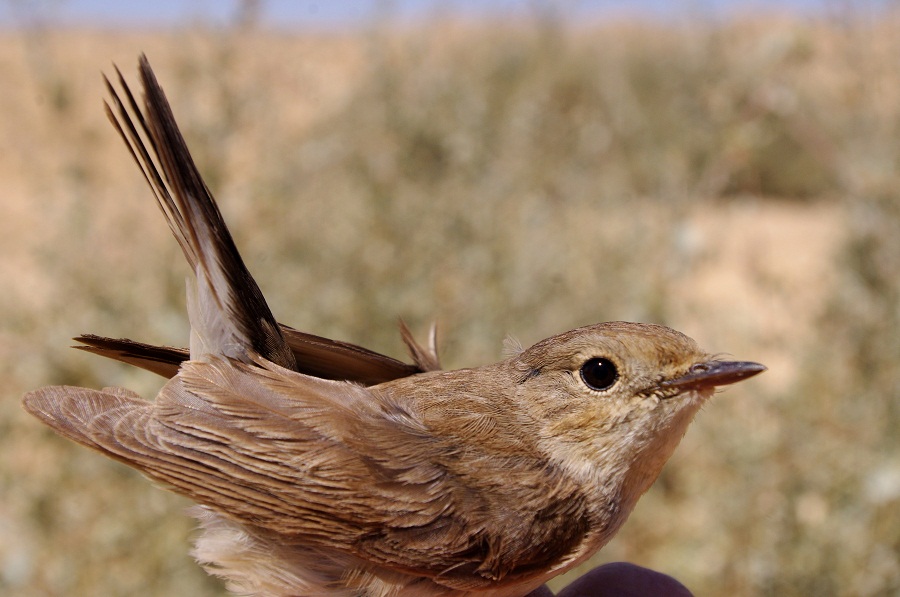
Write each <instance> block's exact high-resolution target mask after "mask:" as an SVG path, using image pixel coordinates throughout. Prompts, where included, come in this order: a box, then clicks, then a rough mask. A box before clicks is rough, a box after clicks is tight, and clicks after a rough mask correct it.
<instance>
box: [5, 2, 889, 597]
mask: <svg viewBox="0 0 900 597" xmlns="http://www.w3.org/2000/svg"><path fill="white" fill-rule="evenodd" d="M246 4H247V6H248V7H249V9H248V10H243V11H242V10H237V11H236V12H235V14H234V15H233V17H232V18H231V19H229V20H227V21H226V22H219V23H216V24H214V25H211V24H206V23H203V22H199V21H189V22H184V23H181V24H178V25H177V26H171V27H160V26H157V27H152V28H151V27H148V28H138V27H128V28H113V27H97V28H91V27H87V26H79V27H56V26H49V25H48V24H47V23H46V22H44V21H41V20H40V19H36V20H27V21H26V22H24V23H21V24H20V25H19V26H16V27H8V28H5V29H0V84H2V91H0V205H2V206H3V217H0V254H2V259H0V279H2V281H3V282H2V286H3V292H0V379H2V380H3V381H4V385H3V392H2V396H0V593H2V594H4V595H21V596H51V595H52V596H57V595H59V596H72V595H76V596H77V595H108V596H119V595H123V596H124V595H142V596H163V595H198V596H203V595H210V596H211V595H223V594H224V589H223V587H222V584H221V583H220V582H219V581H217V580H215V579H213V578H210V577H208V576H207V575H206V574H205V573H204V572H203V571H202V570H201V569H200V568H199V567H198V566H197V565H196V564H195V563H194V562H193V561H192V560H191V558H190V557H189V556H188V549H189V546H190V540H191V537H192V534H193V527H194V523H193V521H192V519H190V518H189V517H187V516H186V515H185V514H184V510H185V508H186V507H187V506H188V502H187V501H186V500H184V499H182V498H180V497H178V496H175V495H173V494H170V493H168V492H166V491H163V490H160V489H158V488H155V487H153V486H152V485H151V484H150V483H149V482H148V481H147V480H145V479H144V478H142V477H141V476H140V475H139V474H137V473H135V472H134V471H132V470H130V469H128V468H126V467H124V466H122V465H119V464H117V463H114V462H112V461H110V460H107V459H106V458H104V457H102V456H100V455H98V454H94V453H92V452H89V451H88V450H86V449H84V448H81V447H78V446H76V445H74V444H72V443H70V442H67V441H65V440H63V439H60V438H58V437H56V436H55V435H54V434H53V433H52V432H50V431H49V430H48V429H46V428H45V427H43V426H42V425H40V424H39V423H38V422H37V421H36V420H34V419H32V418H30V417H29V416H27V415H26V414H25V413H24V412H23V411H22V409H21V407H20V398H21V396H22V394H23V393H24V392H26V391H28V390H30V389H34V388H37V387H39V386H43V385H51V384H74V385H84V386H90V387H103V386H109V385H118V386H124V387H127V388H129V389H132V390H135V391H137V392H139V393H141V394H142V395H144V396H146V397H147V398H152V396H154V395H155V392H156V391H157V390H158V389H159V388H160V387H161V385H162V382H163V380H162V379H161V378H158V377H155V376H154V375H152V374H150V373H146V372H142V371H138V370H135V369H132V368H128V367H126V366H124V365H119V364H117V363H113V362H107V361H104V360H103V359H100V358H98V357H94V356H91V355H89V354H86V353H82V352H79V351H75V350H72V349H69V348H68V346H69V345H70V344H71V343H72V342H71V340H70V338H72V337H73V336H75V335H77V334H80V333H85V332H92V333H97V334H101V335H106V336H113V337H130V338H134V339H138V340H142V341H146V342H151V343H157V344H168V345H176V346H181V345H186V343H187V340H188V326H187V319H186V315H185V307H184V280H185V277H186V276H187V274H188V270H187V267H186V266H185V264H184V262H183V257H182V255H181V253H180V251H179V249H178V247H177V245H176V243H175V242H174V240H173V239H172V238H171V235H170V233H169V230H168V229H167V227H166V225H165V223H164V221H163V218H162V216H161V215H160V214H159V213H158V210H157V207H156V206H155V205H154V201H153V198H152V196H151V194H150V192H149V189H148V188H147V187H146V185H145V183H144V181H143V179H142V178H141V176H140V174H139V172H138V171H137V169H136V168H135V166H134V164H133V162H132V161H131V158H130V156H129V155H128V153H127V152H126V151H125V149H124V147H123V146H122V145H121V142H120V140H119V139H118V137H117V135H116V134H115V132H114V131H113V129H112V128H111V126H109V124H108V122H107V121H106V118H105V115H104V113H103V110H102V103H101V100H102V98H103V97H104V91H105V90H104V87H103V82H102V79H101V72H102V73H106V74H107V75H111V74H113V73H114V70H113V66H112V65H113V64H116V65H118V66H119V68H120V69H121V70H122V72H123V74H124V76H125V77H126V79H128V80H129V81H130V82H132V83H136V76H135V73H136V62H137V56H138V55H139V53H140V52H146V53H147V55H148V56H149V58H150V61H151V63H152V65H153V66H154V68H155V70H156V72H157V76H158V77H159V79H160V81H161V83H162V85H163V86H164V88H165V90H166V92H167V94H168V96H169V99H170V101H171V102H172V104H173V108H174V111H175V116H176V118H177V119H178V121H179V123H180V125H181V127H182V130H183V131H184V133H185V135H186V137H187V140H188V144H189V146H190V147H191V149H192V151H193V154H194V157H195V159H196V160H197V162H198V165H199V167H200V169H201V171H202V172H203V173H204V175H205V177H206V181H207V184H208V185H209V187H210V188H211V189H212V191H213V194H214V195H215V196H216V197H217V199H218V201H219V203H220V206H221V208H222V211H223V212H224V215H225V218H226V220H227V221H228V223H229V225H230V227H231V230H232V233H233V234H234V236H235V240H236V242H237V244H238V247H239V248H240V249H241V251H242V253H243V256H244V259H245V261H246V262H247V265H248V267H249V268H250V270H251V271H252V272H253V273H254V275H255V276H256V278H257V280H258V282H259V284H260V286H261V287H262V289H263V292H264V293H265V295H266V297H267V299H268V300H269V304H270V306H271V307H272V310H273V312H274V313H275V315H276V317H278V319H279V320H281V321H283V322H284V323H287V324H290V325H292V326H294V327H297V328H299V329H301V330H304V331H309V332H312V333H315V334H320V335H324V336H328V337H332V338H336V339H340V340H346V341H349V342H354V343H357V344H361V345H364V346H366V347H369V348H372V349H374V350H377V351H380V352H384V353H386V354H390V355H393V356H397V357H404V356H405V355H404V350H403V347H402V344H401V342H400V339H399V334H398V333H397V319H398V318H399V317H402V318H403V319H404V320H405V321H407V322H408V323H409V324H410V326H411V327H412V328H413V329H414V330H416V331H417V332H418V333H419V335H420V336H423V335H424V334H425V332H426V330H427V328H428V326H429V324H430V323H431V322H432V321H434V320H436V321H437V322H438V324H439V326H440V332H441V348H442V358H443V362H444V365H445V367H448V368H455V367H463V366H474V365H479V364H483V363H487V362H490V361H494V360H498V359H499V358H501V355H502V349H503V340H504V337H505V336H506V335H507V334H510V335H512V336H514V337H516V338H517V339H518V340H519V341H520V342H522V344H523V345H526V346H527V345H530V344H532V343H534V342H536V341H538V340H540V339H542V338H544V337H546V336H549V335H552V334H555V333H558V332H561V331H565V330H567V329H571V328H574V327H576V326H580V325H585V324H589V323H595V322H598V321H605V320H632V321H645V322H656V323H662V324H666V325H669V326H672V327H674V328H676V329H679V330H681V331H683V332H685V333H687V334H688V335H690V336H692V337H694V338H695V339H696V340H698V341H699V342H700V344H701V345H702V346H704V347H705V348H707V349H709V350H711V351H715V352H724V353H728V354H730V355H733V356H734V357H735V358H737V359H742V360H755V361H759V362H762V363H765V364H766V365H767V366H768V367H769V371H768V372H766V373H765V374H764V375H761V376H759V377H757V378H754V379H753V380H751V381H748V382H745V383H741V384H739V385H737V386H735V387H733V388H729V389H728V390H727V391H725V392H722V393H721V395H719V396H717V397H716V398H715V399H714V400H713V401H711V402H710V404H709V405H708V406H707V407H706V408H705V409H704V410H703V411H702V412H701V413H700V415H699V416H698V418H697V420H696V421H695V422H694V424H693V426H692V427H691V428H690V429H689V431H688V433H687V435H686V437H685V439H684V441H683V443H682V445H681V447H680V448H679V450H678V451H677V452H676V454H675V456H674V457H673V459H672V460H671V461H670V462H669V464H668V465H667V467H666V469H665V470H664V472H663V474H662V476H661V477H660V479H659V480H658V481H657V483H656V484H655V485H654V486H653V488H652V489H651V490H650V491H649V492H648V494H647V495H646V496H644V498H643V499H642V500H641V502H640V503H639V504H638V507H637V509H636V510H635V512H634V513H633V514H632V516H631V518H630V520H629V521H628V523H627V524H626V525H625V527H624V528H623V529H622V531H621V532H620V533H619V535H618V536H617V537H616V538H615V539H614V540H613V542H612V543H610V544H609V545H608V546H607V547H606V548H604V549H603V550H602V551H601V552H600V553H599V554H598V555H597V556H596V557H595V559H594V561H593V562H592V563H591V566H593V565H596V564H598V563H602V562H606V561H619V560H627V561H630V562H634V563H637V564H640V565H643V566H648V567H651V568H654V569H657V570H660V571H662V572H666V573H668V574H671V575H673V576H676V577H677V578H679V579H680V580H681V581H682V582H684V583H685V584H686V585H687V586H688V587H689V588H690V589H692V590H693V591H694V592H695V593H696V594H697V595H698V596H699V595H703V596H726V595H746V596H757V595H760V596H761V595H779V596H807V595H819V596H828V595H860V596H862V595H896V594H898V592H900V434H898V429H900V174H898V173H900V170H898V166H900V13H898V12H897V11H895V10H894V9H893V8H892V5H890V4H887V5H886V6H882V7H879V8H878V9H877V10H874V9H873V10H869V9H866V10H856V9H854V7H853V4H852V3H833V4H830V5H829V6H830V8H829V9H828V10H824V11H822V12H820V13H816V14H813V15H808V14H793V15H780V16H779V15H776V14H771V13H769V14H757V13H753V14H734V15H730V16H728V17H727V18H704V17H703V15H702V14H695V13H691V12H690V11H686V12H685V13H684V14H683V15H682V16H680V17H678V18H672V19H635V18H630V17H629V18H626V17H622V18H608V19H603V20H599V21H596V22H595V21H590V20H579V19H570V18H567V15H566V10H565V6H566V5H565V4H551V3H548V4H540V3H538V5H536V6H539V8H541V9H540V10H532V11H525V12H523V13H519V14H517V15H516V16H515V18H504V17H499V16H495V17H491V18H483V19H473V18H463V17H456V16H454V15H453V14H452V13H450V12H440V13H439V14H437V13H436V14H435V15H434V16H433V17H429V18H426V19H419V20H416V21H414V22H410V21H401V20H392V19H391V18H390V15H389V14H388V13H386V14H385V15H384V16H383V17H382V18H377V19H373V20H372V21H371V22H370V23H368V24H366V25H365V26H361V27H355V28H351V29H346V30H340V29H334V28H331V29H327V30H315V29H302V30H300V29H289V28H283V27H282V28H277V27H273V26H271V25H268V24H265V23H262V22H260V20H259V19H258V18H255V16H254V15H255V13H254V10H252V8H253V5H254V4H255V3H246ZM866 6H867V7H868V6H869V5H868V4H866ZM335 506H336V507H340V505H339V504H336V505H335ZM586 569H587V567H585V568H584V569H582V570H581V571H580V572H583V571H584V570H586ZM578 573H579V571H576V572H574V573H570V574H569V575H567V576H564V577H561V578H558V579H556V580H555V581H554V583H553V584H552V585H551V586H552V588H554V589H559V588H561V587H562V586H564V585H565V584H566V583H567V582H569V581H570V580H571V579H572V578H574V577H575V576H577V575H578Z"/></svg>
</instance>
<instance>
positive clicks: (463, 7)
mask: <svg viewBox="0 0 900 597" xmlns="http://www.w3.org/2000/svg"><path fill="white" fill-rule="evenodd" d="M259 1H260V9H261V16H262V19H263V21H264V22H266V23H269V24H278V25H282V26H287V27H291V26H309V27H329V28H333V27H342V26H346V25H357V24H364V23H366V22H369V21H370V20H371V19H372V17H373V16H375V15H378V14H386V15H389V16H391V17H394V18H401V19H416V18H427V17H429V16H431V15H434V14H435V13H438V12H439V13H441V14H443V13H447V12H451V13H460V14H463V15H467V16H473V17H478V16H480V15H486V14H492V15H497V14H501V15H502V14H515V13H520V14H528V13H529V12H530V11H533V10H534V7H535V6H536V5H537V6H541V5H544V6H554V7H556V8H557V9H558V11H559V12H560V13H562V14H566V15H572V16H574V17H577V18H602V17H603V16H609V15H621V14H623V13H625V14H634V13H637V14H646V15H653V16H656V17H664V18H665V17H671V16H677V15H678V14H682V13H688V14H691V15H695V16H696V15H698V14H702V15H708V16H710V17H720V16H727V15H728V14H729V13H732V12H735V11H740V12H746V11H748V10H769V11H773V10H780V11H784V10H790V11H793V12H802V13H813V14H828V13H835V12H840V11H846V9H847V8H848V7H853V8H854V9H864V10H867V11H870V10H877V9H878V8H879V7H883V6H885V5H889V4H891V2H890V0H862V1H858V2H851V1H849V0H781V1H776V0H672V1H665V0H632V1H630V2H625V1H622V0H555V1H554V0H543V1H541V0H449V1H447V0H445V1H443V2H440V1H438V0H359V1H355V2H351V1H349V0H330V1H329V0H296V1H291V0H259ZM239 4H240V2H239V1H237V0H222V1H216V0H156V1H154V2H127V1H124V2H123V1H120V2H116V1H111V0H0V25H4V26H16V25H17V24H23V23H29V22H34V21H36V20H37V21H40V22H42V23H45V24H62V25H98V26H142V25H173V24H178V23H184V22H189V21H198V20H199V21H207V22H213V23H215V22H227V21H229V20H230V19H231V18H233V16H234V15H235V14H236V11H237V7H238V6H239Z"/></svg>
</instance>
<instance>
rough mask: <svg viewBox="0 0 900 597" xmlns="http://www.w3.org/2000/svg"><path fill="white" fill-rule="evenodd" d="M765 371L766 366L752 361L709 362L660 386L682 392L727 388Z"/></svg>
mask: <svg viewBox="0 0 900 597" xmlns="http://www.w3.org/2000/svg"><path fill="white" fill-rule="evenodd" d="M765 370H766V367H765V365H760V364H759V363H753V362H751V361H707V362H705V363H697V364H696V365H694V366H693V367H691V369H690V371H688V372H687V373H686V374H685V375H682V376H681V377H676V378H675V379H667V380H665V381H663V382H662V383H660V384H659V385H660V387H661V388H666V389H668V388H677V389H679V390H681V391H687V390H699V389H703V388H713V387H716V386H727V385H728V384H732V383H735V382H738V381H741V380H742V379H747V378H748V377H753V376H754V375H756V374H757V373H762V372H763V371H765Z"/></svg>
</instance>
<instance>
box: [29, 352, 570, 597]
mask: <svg viewBox="0 0 900 597" xmlns="http://www.w3.org/2000/svg"><path fill="white" fill-rule="evenodd" d="M25 407H26V409H27V410H28V411H29V412H31V413H32V414H34V415H35V416H37V417H38V418H40V419H41V420H42V421H44V422H45V423H46V424H48V425H50V426H51V427H53V428H54V429H55V430H57V431H58V432H59V433H60V434H62V435H64V436H66V437H68V438H70V439H72V440H74V441H76V442H79V443H81V444H83V445H86V446H88V447H91V448H93V449H96V450H99V451H101V452H103V453H105V454H106V455H108V456H110V457H112V458H115V459H117V460H120V461H122V462H125V463H126V464H128V465H129V466H132V467H135V468H137V469H139V470H140V471H142V472H143V473H144V474H146V475H147V476H149V477H151V478H153V479H155V480H157V481H159V482H162V483H164V484H166V485H168V486H170V487H171V488H173V489H174V490H175V491H177V492H178V493H181V494H183V495H186V496H188V497H190V498H192V499H194V500H196V501H197V502H199V503H202V504H205V505H207V506H210V507H212V508H214V509H216V510H217V511H219V512H222V513H224V514H225V515H226V516H228V517H230V518H233V519H236V520H238V521H240V522H242V523H243V524H246V525H248V526H250V527H252V528H256V529H262V530H263V531H264V532H267V533H275V534H276V535H277V537H278V542H279V543H282V544H291V543H295V544H303V545H318V546H321V547H323V548H327V549H337V550H341V551H343V552H345V553H349V554H352V555H355V556H357V557H360V558H362V559H364V560H367V561H370V562H372V563H373V564H375V565H381V566H386V567H389V568H391V569H395V570H399V571H403V572H406V573H409V574H413V575H416V576H425V577H431V578H434V579H435V580H436V582H439V583H442V584H447V585H450V586H455V587H457V588H476V587H478V586H486V585H487V584H489V583H491V582H494V581H496V580H498V579H502V578H507V580H508V579H510V578H513V577H517V576H520V575H525V574H529V573H534V571H535V570H538V569H541V568H542V567H546V566H547V565H548V563H552V562H553V561H554V560H556V559H558V558H560V557H562V556H564V555H565V554H566V553H569V552H570V550H571V549H572V548H573V546H574V545H576V544H577V543H578V542H579V541H581V540H582V538H583V536H584V533H585V528H584V527H583V524H585V523H584V521H585V517H584V508H585V503H584V496H579V495H578V494H577V491H575V490H574V489H572V488H570V487H568V486H566V484H565V483H564V482H562V481H561V479H560V478H558V477H557V476H555V475H554V471H553V470H552V469H551V468H550V467H549V466H548V465H547V464H546V463H541V462H524V461H523V462H520V463H518V464H521V465H523V466H522V467H521V468H522V469H523V470H527V471H532V472H529V473H527V474H525V475H524V476H520V475H519V473H518V472H517V470H518V469H519V467H518V466H516V464H515V463H511V462H510V460H509V459H507V460H506V461H503V462H501V461H497V462H495V463H493V464H491V463H490V462H489V461H487V460H485V459H483V458H481V457H478V456H474V457H473V453H476V452H478V446H468V447H465V448H464V447H462V446H460V445H459V440H458V438H442V437H436V436H434V435H433V434H432V431H431V430H430V429H428V428H427V427H426V426H425V425H424V424H423V423H422V420H423V419H422V417H421V416H420V415H419V414H418V413H417V412H415V411H414V410H412V407H411V405H410V404H408V401H405V400H403V399H402V397H394V396H392V395H391V393H390V392H384V391H380V390H379V388H377V387H376V388H365V387H362V386H359V385H356V384H352V383H348V382H336V381H329V380H322V379H317V378H313V377H309V376H306V375H302V374H299V373H296V372H294V371H290V370H287V369H285V368H282V367H279V366H277V365H275V364H272V363H268V362H266V361H263V360H259V361H258V362H256V363H251V364H246V363H241V362H238V361H235V360H232V359H223V358H217V357H211V358H209V359H207V360H206V361H188V362H186V363H185V364H184V365H182V368H181V370H180V372H179V374H178V375H177V376H176V377H175V378H174V379H172V380H171V381H170V382H169V383H168V384H167V385H166V386H165V387H164V388H163V390H162V391H161V392H160V394H159V396H158V397H157V400H156V403H155V404H154V403H148V402H145V401H141V400H140V399H138V398H137V397H136V396H135V395H133V394H131V393H129V392H126V391H123V390H118V389H105V390H103V391H94V390H86V389H82V388H72V387H49V388H43V389H40V390H37V391H35V392H32V393H30V394H28V395H27V396H26V397H25ZM522 458H523V459H524V458H527V457H525V456H523V457H522ZM491 467H494V469H493V470H492V469H491ZM477 468H480V470H478V471H476V470H475V469H477ZM534 471H537V472H538V475H535V474H534ZM529 475H530V476H529ZM523 479H525V480H524V481H523ZM525 482H528V483H531V484H533V483H535V482H540V483H541V484H544V483H546V489H545V490H542V491H524V492H520V493H521V498H520V499H516V500H513V499H510V497H509V495H510V494H509V493H508V492H507V493H504V492H505V491H507V490H509V491H512V490H514V489H515V488H516V487H517V486H518V485H521V483H525ZM485 483H487V484H489V485H490V486H491V487H492V489H491V490H490V491H487V490H486V489H485V486H484V484H485ZM534 500H537V501H534ZM532 502H533V503H532Z"/></svg>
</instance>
